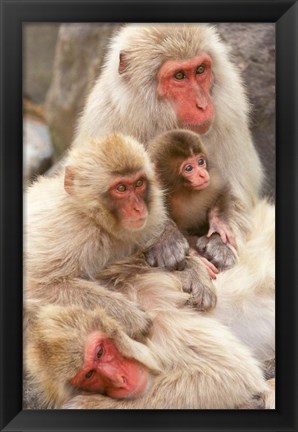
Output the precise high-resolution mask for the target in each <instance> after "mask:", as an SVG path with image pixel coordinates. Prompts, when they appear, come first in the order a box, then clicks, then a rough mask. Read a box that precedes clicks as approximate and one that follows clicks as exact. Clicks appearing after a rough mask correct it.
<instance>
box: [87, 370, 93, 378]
mask: <svg viewBox="0 0 298 432" xmlns="http://www.w3.org/2000/svg"><path fill="white" fill-rule="evenodd" d="M93 374H94V369H91V370H90V371H89V372H87V373H86V375H85V378H86V379H89V378H91V377H92V375H93Z"/></svg>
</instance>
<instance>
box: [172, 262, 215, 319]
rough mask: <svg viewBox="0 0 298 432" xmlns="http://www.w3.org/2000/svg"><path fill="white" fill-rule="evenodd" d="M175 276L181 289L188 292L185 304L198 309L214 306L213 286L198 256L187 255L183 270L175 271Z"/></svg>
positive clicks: (204, 309)
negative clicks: (180, 284)
mask: <svg viewBox="0 0 298 432" xmlns="http://www.w3.org/2000/svg"><path fill="white" fill-rule="evenodd" d="M175 276H176V277H178V278H179V279H180V281H181V283H182V289H183V291H184V292H187V293H190V298H189V300H188V301H187V304H189V305H191V306H193V307H195V308H196V309H198V310H200V311H207V310H209V309H213V308H214V307H215V305H216V300H217V298H216V294H215V288H214V285H213V283H212V281H211V280H210V276H209V274H208V271H207V269H206V266H205V264H204V263H203V261H202V260H201V258H200V257H195V256H190V257H187V258H186V259H185V268H184V270H182V271H176V272H175Z"/></svg>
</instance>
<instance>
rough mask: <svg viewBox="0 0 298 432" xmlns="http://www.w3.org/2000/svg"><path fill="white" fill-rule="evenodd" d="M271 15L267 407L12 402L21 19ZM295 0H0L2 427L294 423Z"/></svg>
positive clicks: (290, 427)
mask: <svg viewBox="0 0 298 432" xmlns="http://www.w3.org/2000/svg"><path fill="white" fill-rule="evenodd" d="M170 21H175V22H178V21H179V22H274V23H276V59H277V61H276V98H277V100H276V102H277V103H276V156H277V158H276V159H277V165H276V174H277V187H276V216H277V228H276V240H277V273H276V300H277V321H276V336H277V346H278V350H277V373H276V376H277V379H276V385H277V406H276V410H261V411H241V410H239V411H236V410H222V411H220V410H197V411H196V410H177V411H176V410H136V411H130V410H115V411H114V410H113V411H109V410H98V411H85V410H76V411H73V410H45V411H43V410H41V411H34V410H27V411H23V410H22V353H23V349H22V278H23V275H22V260H23V255H22V216H23V215H22V208H23V201H22V191H23V188H22V24H23V23H26V22H170ZM297 28H298V5H297V1H293V0H262V1H255V0H246V1H242V0H229V1H226V0H222V1H220V0H217V1H213V0H209V1H199V0H197V1H188V0H186V1H181V0H179V1H175V0H172V1H158V2H157V1H151V2H149V1H126V0H125V1H113V0H109V1H88V0H87V1H84V0H60V1H55V0H46V1H43V0H39V1H32V0H31V1H30V0H24V1H22V0H1V128H0V130H1V147H0V149H1V154H0V163H1V166H0V175H1V183H0V184H1V212H0V215H1V237H0V245H1V254H0V256H1V264H0V265H1V267H0V277H1V291H0V295H1V298H0V307H1V313H0V319H1V335H0V342H1V356H0V362H1V363H0V374H1V375H0V392H1V393H0V404H1V406H0V410H1V412H0V415H1V417H0V427H1V430H2V431H33V430H34V431H43V430H44V431H45V430H46V431H63V430H72V431H92V430H100V431H114V432H115V431H118V430H119V431H151V430H154V431H165V430H168V431H172V432H173V431H213V432H215V431H225V430H227V431H237V432H238V431H265V430H266V431H284V432H286V431H289V432H290V431H295V430H297V406H298V403H297V402H298V401H297V368H296V366H297V336H298V335H297V315H296V311H298V307H297V306H298V305H297V285H298V284H297V270H296V268H295V267H296V265H297V245H298V241H297V240H298V238H297V220H298V218H297V216H298V215H297V185H298V182H297V173H298V166H297V165H298V155H297V132H298V128H297V125H298V122H297V103H298V92H297V78H298V70H297V69H298V67H297V58H298V50H297V47H298V43H297Z"/></svg>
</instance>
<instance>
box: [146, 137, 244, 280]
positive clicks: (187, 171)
mask: <svg viewBox="0 0 298 432" xmlns="http://www.w3.org/2000/svg"><path fill="white" fill-rule="evenodd" d="M149 153H150V156H151V158H152V161H153V162H154V164H155V169H156V172H157V175H158V178H159V180H160V182H161V185H162V187H163V188H164V189H165V197H166V205H167V208H168V212H169V214H170V216H171V218H172V219H173V220H174V221H175V222H176V224H177V225H178V227H179V229H180V230H181V231H182V232H183V233H184V234H185V235H186V237H187V238H188V240H189V242H190V245H191V246H192V247H195V249H196V250H197V251H198V252H199V253H201V254H202V255H203V256H204V257H205V258H207V259H208V260H210V261H211V262H212V263H213V264H214V265H215V266H216V267H217V268H218V269H219V270H223V269H227V268H229V267H231V266H232V265H233V264H234V263H235V260H236V257H235V254H234V252H233V250H232V249H231V248H230V245H231V246H233V247H234V248H236V241H235V237H234V234H233V232H232V230H231V227H230V216H229V214H230V208H231V205H232V203H233V201H234V198H233V196H232V195H231V192H230V189H229V186H228V183H227V181H225V180H224V179H223V178H222V177H221V175H220V173H219V170H217V169H216V168H215V167H214V166H212V163H211V162H210V161H209V158H207V153H206V149H205V147H204V145H203V142H202V140H201V138H200V137H199V135H197V134H196V133H194V132H191V131H188V130H182V129H180V130H175V131H174V130H173V131H170V132H166V133H164V134H161V135H159V136H157V137H156V138H155V139H154V140H153V141H152V142H151V143H150V144H149ZM193 236H199V237H200V238H199V239H197V238H194V237H193ZM211 236H216V237H217V241H216V248H217V253H215V254H214V251H213V254H212V255H214V256H212V255H211V254H208V250H207V248H206V244H207V243H208V242H207V239H208V238H209V237H211ZM213 272H214V268H213ZM213 272H212V269H211V274H212V273H213ZM213 276H215V275H213Z"/></svg>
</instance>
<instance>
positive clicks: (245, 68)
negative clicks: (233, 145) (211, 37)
mask: <svg viewBox="0 0 298 432" xmlns="http://www.w3.org/2000/svg"><path fill="white" fill-rule="evenodd" d="M217 28H218V30H219V33H220V35H221V37H222V39H223V40H224V41H226V42H227V43H228V45H229V46H230V47H231V52H232V54H233V61H234V62H235V63H236V64H237V65H238V67H239V68H240V70H241V71H242V76H243V79H244V82H245V84H246V86H247V94H248V97H249V100H250V102H251V130H252V133H253V137H254V142H255V145H256V147H257V149H258V152H259V154H260V157H261V160H262V162H263V166H264V168H265V172H266V184H265V185H264V194H265V195H269V196H271V197H275V25H274V24H271V23H268V24H219V25H218V26H217Z"/></svg>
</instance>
